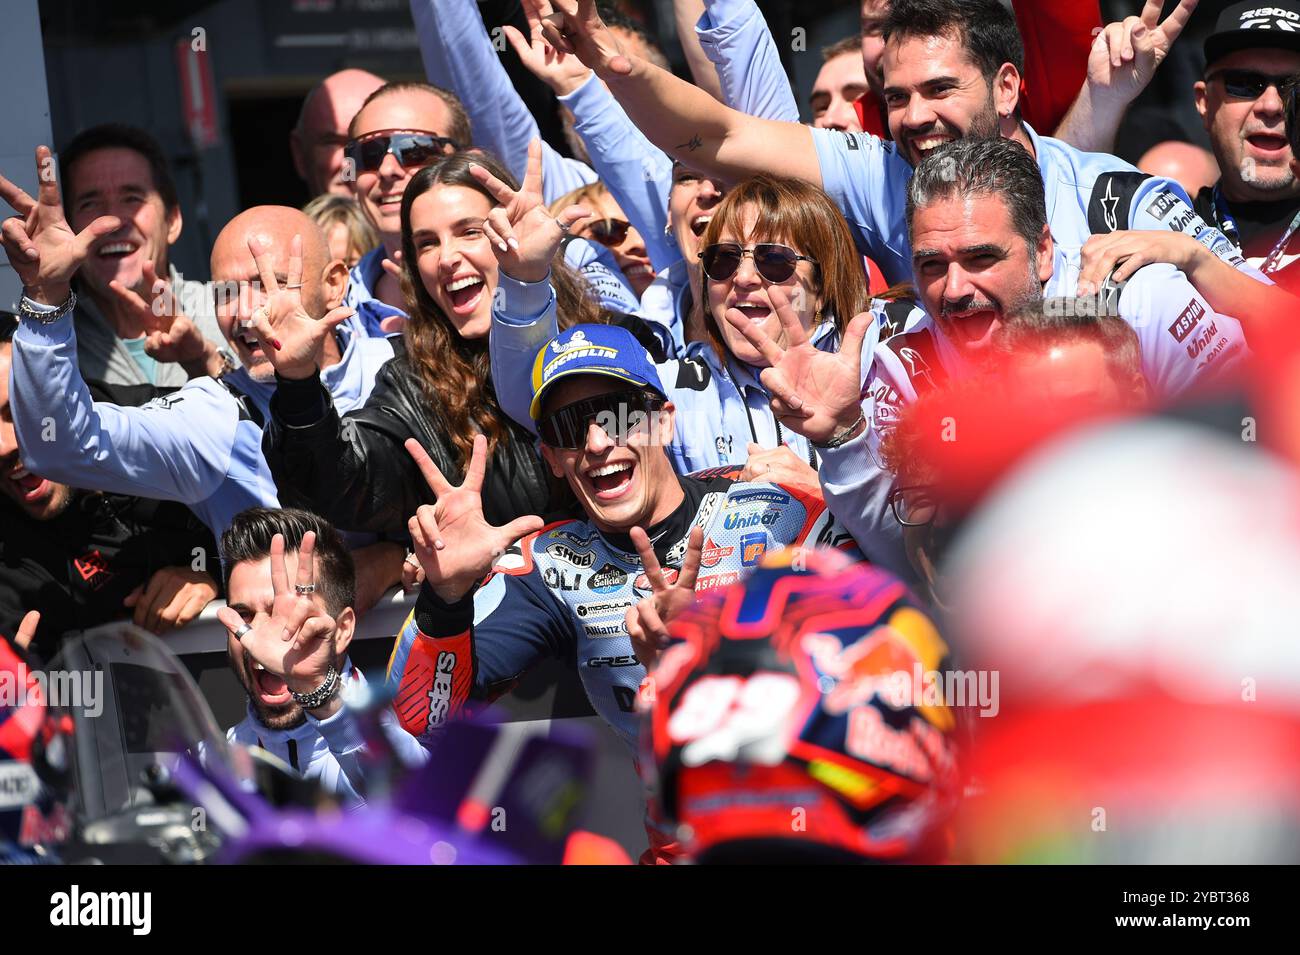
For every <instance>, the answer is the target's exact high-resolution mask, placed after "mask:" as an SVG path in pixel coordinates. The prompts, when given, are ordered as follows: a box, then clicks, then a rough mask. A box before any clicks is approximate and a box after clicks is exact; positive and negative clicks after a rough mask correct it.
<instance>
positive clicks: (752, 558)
mask: <svg viewBox="0 0 1300 955" xmlns="http://www.w3.org/2000/svg"><path fill="white" fill-rule="evenodd" d="M766 552H767V533H766V532H764V531H759V532H758V533H757V534H744V535H742V536H741V538H740V562H741V564H743V565H744V566H746V567H753V566H754V565H755V564H757V563H758V562H759V561H760V560H762V559H763V554H765V553H766Z"/></svg>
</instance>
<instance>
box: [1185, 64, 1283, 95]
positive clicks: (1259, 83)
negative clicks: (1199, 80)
mask: <svg viewBox="0 0 1300 955" xmlns="http://www.w3.org/2000/svg"><path fill="white" fill-rule="evenodd" d="M1205 79H1206V81H1207V82H1209V81H1211V80H1217V79H1221V80H1223V89H1224V90H1225V91H1226V92H1227V94H1228V95H1229V96H1232V97H1235V98H1236V99H1259V98H1260V97H1261V96H1263V95H1264V90H1266V89H1268V88H1269V87H1270V86H1276V87H1277V92H1278V95H1283V94H1284V93H1285V92H1286V88H1287V83H1288V82H1290V80H1291V77H1290V76H1269V75H1268V74H1267V73H1257V72H1256V71H1255V70H1220V71H1219V72H1217V73H1211V74H1210V75H1209V76H1207V77H1206V78H1205Z"/></svg>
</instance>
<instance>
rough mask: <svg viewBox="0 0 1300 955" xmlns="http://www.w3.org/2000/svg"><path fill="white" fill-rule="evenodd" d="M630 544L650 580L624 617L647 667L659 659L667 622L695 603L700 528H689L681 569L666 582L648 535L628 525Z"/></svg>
mask: <svg viewBox="0 0 1300 955" xmlns="http://www.w3.org/2000/svg"><path fill="white" fill-rule="evenodd" d="M630 536H631V538H632V543H633V544H634V545H635V546H636V552H637V553H638V554H640V555H641V566H642V567H644V568H645V576H646V579H647V580H648V581H650V589H651V591H652V592H651V594H650V596H649V597H645V598H643V599H642V600H640V601H638V602H637V604H636V606H635V607H630V608H629V609H628V611H627V616H626V617H625V618H624V619H625V622H626V625H627V632H628V636H630V637H631V638H632V650H633V652H634V653H636V658H637V659H638V660H640V661H641V664H642V665H643V666H644V667H645V668H646V669H647V670H649V669H651V668H653V667H654V665H655V663H656V662H657V661H658V660H659V651H660V650H661V649H663V648H664V647H665V646H666V645H667V643H668V626H667V624H668V622H669V621H670V620H672V619H673V618H674V617H676V616H677V615H678V614H679V613H681V612H682V611H683V610H685V609H686V608H687V607H689V606H690V605H691V604H693V603H694V602H695V578H696V575H698V574H699V572H700V554H701V553H702V552H703V550H704V528H702V527H700V526H698V525H697V526H695V527H692V528H691V536H690V538H689V539H688V540H687V542H686V556H685V557H684V558H682V569H681V571H680V572H679V573H678V574H677V575H676V577H675V578H674V579H673V580H672V581H671V582H670V581H669V579H668V575H666V574H665V573H664V571H663V568H661V567H660V566H659V558H657V557H655V551H654V547H652V546H651V544H650V537H649V536H648V535H647V534H646V532H645V531H644V530H642V529H641V528H639V527H634V528H632V533H631V535H630Z"/></svg>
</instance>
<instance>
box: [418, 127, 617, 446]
mask: <svg viewBox="0 0 1300 955" xmlns="http://www.w3.org/2000/svg"><path fill="white" fill-rule="evenodd" d="M474 166H482V167H483V168H484V169H486V170H487V171H488V172H490V173H491V174H492V175H494V176H496V177H497V178H498V179H500V180H501V181H502V182H504V183H506V184H507V185H509V186H510V188H511V189H518V188H519V186H518V184H517V183H516V182H515V180H514V177H513V176H511V175H510V173H509V172H508V171H507V170H506V168H505V167H504V166H503V165H501V163H500V161H498V160H497V159H496V158H494V157H493V156H490V155H488V154H487V153H483V152H478V151H475V152H473V153H456V154H454V155H451V156H444V157H440V158H439V159H436V160H434V162H432V163H431V164H430V165H428V166H425V167H424V168H423V169H421V170H420V171H419V172H417V173H416V174H415V175H414V176H412V177H411V181H410V182H409V183H407V186H406V191H405V192H404V193H403V195H402V296H403V298H404V299H405V304H406V313H407V315H408V316H409V319H408V321H407V323H406V331H405V332H404V333H403V337H404V338H405V340H406V354H407V358H408V360H409V361H410V363H411V368H412V369H413V370H414V371H415V373H416V376H417V377H418V378H419V381H420V387H421V389H422V390H423V391H424V395H425V397H426V398H427V399H428V402H429V407H430V410H431V411H432V413H433V414H434V415H435V416H436V417H437V418H438V419H439V420H440V421H441V422H442V423H443V424H444V425H445V426H446V432H447V440H448V441H450V442H451V444H452V446H453V447H454V448H455V449H456V451H457V452H458V455H459V457H460V465H461V468H462V469H464V468H466V467H467V466H468V465H469V458H470V454H471V452H472V451H473V449H474V435H475V434H476V433H480V432H481V433H482V434H483V435H484V436H485V437H486V438H487V440H488V456H489V457H491V455H492V454H493V453H494V452H495V451H496V449H497V445H498V444H502V443H504V442H508V441H509V440H510V431H509V429H508V428H507V427H506V425H505V420H506V419H505V413H504V412H503V411H502V410H501V406H500V405H499V404H498V403H497V398H496V392H495V391H494V390H493V388H492V382H491V380H490V379H491V374H490V370H491V362H490V360H489V357H488V339H487V336H484V337H482V338H475V339H467V338H462V337H461V335H460V333H459V332H458V331H457V330H456V326H455V325H454V324H452V322H451V319H449V318H448V317H447V315H446V314H445V313H444V312H443V310H442V309H441V308H440V307H439V306H438V304H437V303H436V302H435V301H434V300H433V296H431V295H430V294H429V290H428V289H427V288H425V287H424V282H423V280H422V279H421V278H420V274H419V272H418V271H417V270H416V263H417V261H418V256H419V253H418V251H417V250H416V248H415V239H414V236H413V235H412V230H411V206H412V204H413V203H414V202H415V200H416V199H417V198H419V197H420V196H421V195H423V194H424V193H426V192H428V191H429V190H430V189H432V188H433V187H434V186H463V187H464V188H466V189H473V190H475V191H476V192H479V193H481V194H482V195H483V196H485V197H486V198H487V199H488V201H489V202H490V203H491V204H492V205H496V200H495V199H493V198H492V194H491V193H489V192H488V191H487V189H485V188H484V187H483V184H482V183H480V182H479V181H478V180H477V179H475V178H474V176H473V175H472V174H471V173H470V169H472V168H473V167H474ZM551 284H552V285H553V286H554V288H555V298H556V305H557V311H558V314H559V322H560V327H561V328H568V327H569V326H570V325H576V324H579V323H582V322H597V321H600V320H601V318H600V309H599V307H598V306H597V305H596V303H595V302H594V301H593V300H592V299H591V298H590V297H589V296H588V294H587V291H586V289H587V286H586V283H585V282H584V281H583V280H582V278H581V277H579V276H578V275H577V273H575V272H574V271H573V269H571V268H570V267H569V266H568V265H566V264H565V262H564V259H563V252H561V253H558V254H557V255H556V257H555V261H554V262H553V263H551ZM484 291H485V292H487V294H489V295H490V294H492V292H494V291H495V289H485V290H484ZM489 334H490V333H489Z"/></svg>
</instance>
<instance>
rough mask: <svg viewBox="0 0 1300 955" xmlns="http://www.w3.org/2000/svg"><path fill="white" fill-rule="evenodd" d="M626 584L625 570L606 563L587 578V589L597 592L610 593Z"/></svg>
mask: <svg viewBox="0 0 1300 955" xmlns="http://www.w3.org/2000/svg"><path fill="white" fill-rule="evenodd" d="M626 585H627V572H626V571H623V570H620V569H619V568H617V567H615V566H614V565H613V564H606V565H605V566H604V567H601V568H600V570H598V571H596V572H595V573H594V574H592V575H591V576H590V577H589V578H588V579H587V589H588V590H590V591H593V592H594V593H598V594H612V593H614V592H615V591H617V590H622V589H623V587H624V586H626Z"/></svg>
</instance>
